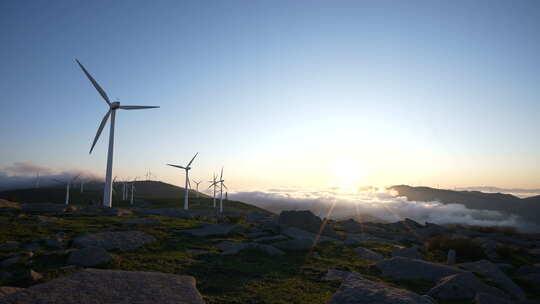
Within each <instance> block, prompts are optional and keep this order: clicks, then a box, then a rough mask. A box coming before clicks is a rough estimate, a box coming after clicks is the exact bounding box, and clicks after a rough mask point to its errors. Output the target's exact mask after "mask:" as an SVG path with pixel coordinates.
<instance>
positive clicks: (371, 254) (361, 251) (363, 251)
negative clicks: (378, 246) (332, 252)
mask: <svg viewBox="0 0 540 304" xmlns="http://www.w3.org/2000/svg"><path fill="white" fill-rule="evenodd" d="M353 251H354V252H356V253H357V254H358V255H359V256H360V257H361V258H364V259H366V260H370V261H375V262H378V261H380V260H382V259H384V257H383V256H382V254H380V253H377V252H375V251H372V250H369V249H367V248H363V247H358V248H354V249H353Z"/></svg>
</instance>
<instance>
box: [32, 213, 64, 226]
mask: <svg viewBox="0 0 540 304" xmlns="http://www.w3.org/2000/svg"><path fill="white" fill-rule="evenodd" d="M30 218H31V219H35V220H37V221H38V222H40V223H41V224H47V225H49V224H55V223H58V222H60V219H59V218H57V217H54V216H45V215H34V216H31V217H30Z"/></svg>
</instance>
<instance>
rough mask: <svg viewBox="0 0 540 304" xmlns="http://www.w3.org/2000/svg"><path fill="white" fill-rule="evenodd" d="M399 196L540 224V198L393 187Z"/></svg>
mask: <svg viewBox="0 0 540 304" xmlns="http://www.w3.org/2000/svg"><path fill="white" fill-rule="evenodd" d="M390 188H391V189H393V190H395V191H397V192H398V194H399V196H405V197H407V199H408V200H410V201H421V202H430V201H439V202H441V203H443V204H463V205H465V206H466V207H467V208H469V209H485V210H496V211H500V212H503V213H507V214H510V213H513V214H517V215H520V216H523V217H524V218H527V219H529V220H531V221H534V222H537V223H539V222H540V196H535V197H529V198H525V199H521V198H519V197H517V196H514V195H510V194H504V193H484V192H480V191H453V190H445V189H435V188H430V187H411V186H407V185H398V186H392V187H390Z"/></svg>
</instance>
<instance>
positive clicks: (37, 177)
mask: <svg viewBox="0 0 540 304" xmlns="http://www.w3.org/2000/svg"><path fill="white" fill-rule="evenodd" d="M35 188H36V189H38V188H39V171H38V172H37V173H36V186H35Z"/></svg>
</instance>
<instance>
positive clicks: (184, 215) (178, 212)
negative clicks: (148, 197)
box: [137, 208, 193, 219]
mask: <svg viewBox="0 0 540 304" xmlns="http://www.w3.org/2000/svg"><path fill="white" fill-rule="evenodd" d="M137 213H139V214H143V215H160V216H168V217H175V218H181V219H191V218H193V216H192V215H191V214H189V213H188V212H187V211H185V210H184V209H181V208H158V209H141V210H138V211H137Z"/></svg>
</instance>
